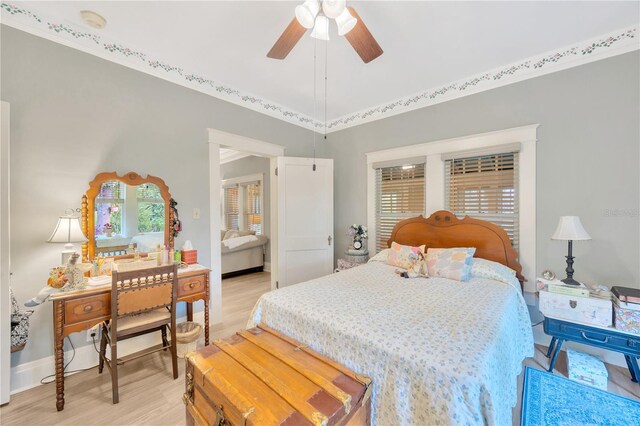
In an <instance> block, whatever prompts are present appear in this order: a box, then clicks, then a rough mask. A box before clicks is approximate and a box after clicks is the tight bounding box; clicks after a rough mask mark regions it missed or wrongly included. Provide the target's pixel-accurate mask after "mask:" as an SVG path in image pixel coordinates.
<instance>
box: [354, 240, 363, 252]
mask: <svg viewBox="0 0 640 426" xmlns="http://www.w3.org/2000/svg"><path fill="white" fill-rule="evenodd" d="M353 248H354V249H356V250H360V249H361V248H362V242H360V241H354V242H353Z"/></svg>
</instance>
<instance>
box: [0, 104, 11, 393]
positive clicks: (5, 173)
mask: <svg viewBox="0 0 640 426" xmlns="http://www.w3.org/2000/svg"><path fill="white" fill-rule="evenodd" d="M1 111H2V124H0V293H1V295H0V312H1V313H2V317H0V404H5V403H7V402H9V392H10V383H9V377H10V376H11V374H10V371H11V364H10V362H11V361H10V356H11V352H10V351H11V302H10V299H9V267H10V265H9V104H8V103H6V102H2V105H1Z"/></svg>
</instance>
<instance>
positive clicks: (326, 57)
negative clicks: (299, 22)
mask: <svg viewBox="0 0 640 426" xmlns="http://www.w3.org/2000/svg"><path fill="white" fill-rule="evenodd" d="M327 34H329V20H327ZM328 64H329V42H328V41H325V42H324V141H325V142H326V141H327V68H328Z"/></svg>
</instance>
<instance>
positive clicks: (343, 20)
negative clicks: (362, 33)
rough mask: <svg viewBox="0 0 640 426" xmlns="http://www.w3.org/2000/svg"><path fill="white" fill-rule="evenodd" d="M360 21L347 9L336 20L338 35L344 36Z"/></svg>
mask: <svg viewBox="0 0 640 426" xmlns="http://www.w3.org/2000/svg"><path fill="white" fill-rule="evenodd" d="M357 23H358V20H357V19H356V18H354V17H353V15H351V12H349V9H347V8H345V9H344V11H342V13H341V14H340V16H338V17H337V18H336V24H337V25H338V35H340V36H343V35H345V34H347V33H348V32H349V31H351V30H352V29H353V27H355V26H356V24H357Z"/></svg>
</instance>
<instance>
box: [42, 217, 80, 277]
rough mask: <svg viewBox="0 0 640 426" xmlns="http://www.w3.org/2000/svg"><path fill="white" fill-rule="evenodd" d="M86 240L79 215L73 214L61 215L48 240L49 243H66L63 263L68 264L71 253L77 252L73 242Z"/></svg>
mask: <svg viewBox="0 0 640 426" xmlns="http://www.w3.org/2000/svg"><path fill="white" fill-rule="evenodd" d="M86 241H88V240H87V237H85V236H84V234H83V233H82V229H80V221H79V220H78V217H77V216H73V215H71V214H67V215H65V216H60V218H59V219H58V224H57V225H56V229H54V230H53V234H51V237H49V239H48V240H47V242H48V243H65V245H64V250H62V265H66V264H67V262H68V261H69V258H70V257H71V255H72V254H73V253H75V252H76V250H75V248H74V247H73V243H84V242H86Z"/></svg>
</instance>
